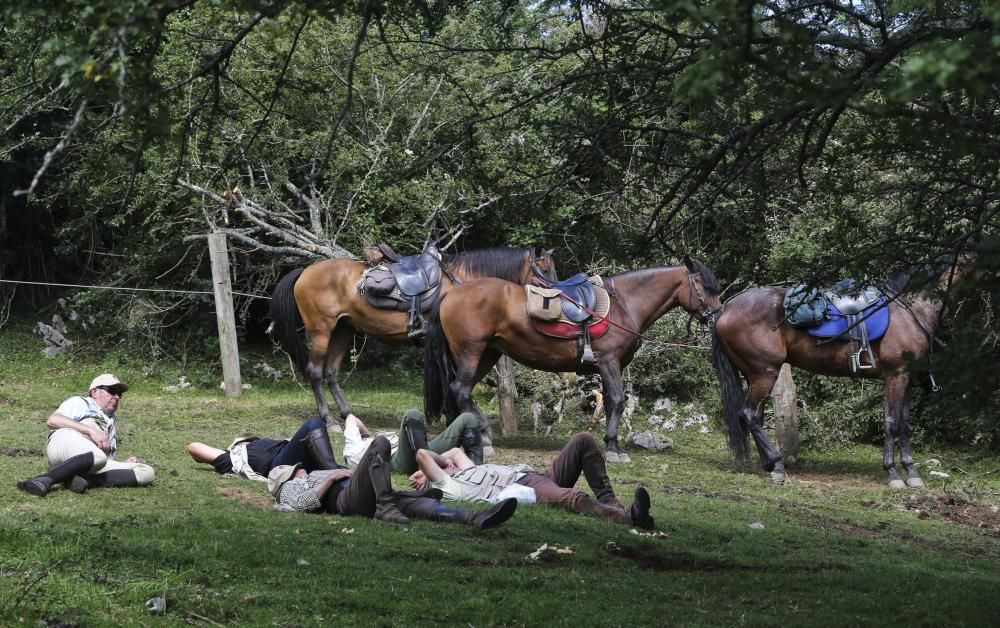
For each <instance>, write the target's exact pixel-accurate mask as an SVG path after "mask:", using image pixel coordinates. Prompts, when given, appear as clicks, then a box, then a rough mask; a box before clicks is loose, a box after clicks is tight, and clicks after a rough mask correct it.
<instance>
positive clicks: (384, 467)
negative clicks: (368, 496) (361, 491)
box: [368, 454, 410, 523]
mask: <svg viewBox="0 0 1000 628" xmlns="http://www.w3.org/2000/svg"><path fill="white" fill-rule="evenodd" d="M368 469H369V474H370V476H371V482H372V487H373V488H374V489H375V503H376V507H375V519H381V520H382V521H388V522H390V523H409V521H410V520H409V519H407V518H406V515H404V514H403V513H401V512H399V509H398V508H396V501H395V498H394V496H393V493H392V481H391V480H390V478H389V463H388V462H386V461H385V460H384V459H383V458H382V455H381V454H378V455H376V456H375V457H374V458H372V461H371V462H370V463H369V465H368Z"/></svg>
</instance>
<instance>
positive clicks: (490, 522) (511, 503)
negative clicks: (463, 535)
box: [430, 497, 517, 530]
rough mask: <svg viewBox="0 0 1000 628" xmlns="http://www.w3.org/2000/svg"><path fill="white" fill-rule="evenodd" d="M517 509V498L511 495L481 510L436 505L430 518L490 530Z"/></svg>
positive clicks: (508, 517)
mask: <svg viewBox="0 0 1000 628" xmlns="http://www.w3.org/2000/svg"><path fill="white" fill-rule="evenodd" d="M515 510H517V500H516V499H515V498H513V497H511V498H510V499H505V500H503V501H502V502H498V503H496V504H494V505H492V506H490V507H489V508H484V509H483V510H479V511H476V510H467V509H465V508H451V507H450V506H444V505H439V506H435V507H434V511H433V513H432V514H431V517H430V519H432V520H433V521H442V522H448V523H468V524H470V525H474V526H476V527H477V528H479V529H480V530H489V529H490V528H495V527H497V526H499V525H500V524H502V523H503V522H504V521H507V520H508V519H510V518H511V517H512V516H513V515H514V511H515Z"/></svg>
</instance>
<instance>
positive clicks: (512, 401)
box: [496, 355, 517, 436]
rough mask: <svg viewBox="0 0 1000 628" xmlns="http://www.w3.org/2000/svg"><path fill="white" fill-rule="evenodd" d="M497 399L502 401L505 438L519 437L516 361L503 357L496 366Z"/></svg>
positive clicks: (501, 422) (501, 409)
mask: <svg viewBox="0 0 1000 628" xmlns="http://www.w3.org/2000/svg"><path fill="white" fill-rule="evenodd" d="M496 374H497V399H498V400H499V401H500V429H501V430H502V433H503V435H504V436H517V388H516V387H515V386H514V361H513V360H511V359H510V357H509V356H506V355H504V356H501V357H500V361H498V362H497V365H496Z"/></svg>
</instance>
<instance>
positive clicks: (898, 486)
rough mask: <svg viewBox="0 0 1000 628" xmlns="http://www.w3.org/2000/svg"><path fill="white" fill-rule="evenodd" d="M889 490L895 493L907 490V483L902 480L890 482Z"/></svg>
mask: <svg viewBox="0 0 1000 628" xmlns="http://www.w3.org/2000/svg"><path fill="white" fill-rule="evenodd" d="M889 488H891V489H892V490H894V491H901V490H903V489H904V488H906V482H904V481H902V480H889Z"/></svg>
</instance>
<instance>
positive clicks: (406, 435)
mask: <svg viewBox="0 0 1000 628" xmlns="http://www.w3.org/2000/svg"><path fill="white" fill-rule="evenodd" d="M375 436H385V437H386V438H387V439H389V444H390V445H391V446H392V456H391V457H390V459H389V465H390V467H391V468H392V471H393V472H394V473H405V474H406V475H409V474H411V473H413V472H414V471H416V470H417V456H416V454H417V450H419V449H430V450H431V451H434V452H437V453H439V454H440V453H444V452H446V451H448V450H449V449H452V448H454V447H459V446H461V447H462V449H463V450H464V451H465V453H466V455H468V456H469V458H471V459H472V460H474V461H476V462H477V464H478V463H480V462H482V461H483V440H482V433H481V432H480V427H479V419H477V418H476V415H474V414H472V413H471V412H465V413H463V414H460V415H458V417H456V418H455V420H454V421H452V422H451V425H449V426H448V427H447V428H445V430H444V431H443V432H441V433H440V434H438V435H437V436H436V437H434V438H433V439H431V440H430V441H428V440H427V427H426V426H425V425H424V414H423V413H422V412H420V411H419V410H407V411H406V413H405V414H404V415H403V422H402V424H401V425H400V427H399V432H377V433H375V434H374V435H373V434H372V433H371V432H370V431H368V428H367V427H365V424H364V423H362V422H361V419H359V418H358V417H356V416H354V415H353V414H352V415H350V416H348V417H347V419H346V420H345V422H344V460H346V461H347V464H348V465H349V466H352V467H356V466H357V465H358V462H360V461H361V457H362V456H364V455H365V451H366V450H367V449H368V446H369V445H371V442H372V439H373V438H374V437H375Z"/></svg>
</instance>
